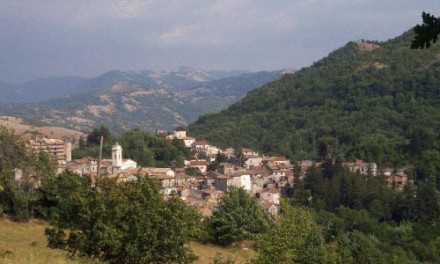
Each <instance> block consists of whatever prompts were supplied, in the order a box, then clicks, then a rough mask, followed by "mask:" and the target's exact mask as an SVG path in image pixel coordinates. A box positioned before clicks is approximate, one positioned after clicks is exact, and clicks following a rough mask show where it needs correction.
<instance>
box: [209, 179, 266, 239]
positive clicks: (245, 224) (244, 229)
mask: <svg viewBox="0 0 440 264" xmlns="http://www.w3.org/2000/svg"><path fill="white" fill-rule="evenodd" d="M208 226H209V231H210V233H211V236H212V239H213V242H214V243H217V244H221V245H230V244H231V243H233V242H239V241H243V240H246V239H253V238H254V237H255V235H256V234H259V233H263V232H265V231H266V230H267V227H268V219H267V217H266V216H265V214H264V211H263V209H262V208H261V207H260V206H259V205H258V204H257V201H256V199H255V198H254V197H252V196H251V195H250V194H249V193H247V192H246V191H245V190H243V189H241V188H240V189H237V188H232V187H231V188H230V189H229V190H228V191H227V192H226V193H225V196H224V197H223V198H222V199H221V201H220V204H219V206H218V207H217V209H215V210H214V212H213V214H212V216H211V217H210V218H209V219H208Z"/></svg>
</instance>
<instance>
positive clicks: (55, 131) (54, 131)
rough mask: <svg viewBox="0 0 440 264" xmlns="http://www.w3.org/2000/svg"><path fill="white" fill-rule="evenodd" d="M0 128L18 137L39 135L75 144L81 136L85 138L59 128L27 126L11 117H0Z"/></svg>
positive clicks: (82, 134) (81, 134) (18, 119)
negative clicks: (6, 129) (8, 130)
mask: <svg viewBox="0 0 440 264" xmlns="http://www.w3.org/2000/svg"><path fill="white" fill-rule="evenodd" d="M0 126H4V127H6V128H8V129H11V130H14V133H15V134H16V135H18V136H22V135H25V134H31V133H41V134H44V135H46V136H48V137H54V138H59V139H63V140H67V141H69V142H72V143H77V142H78V140H79V138H80V137H81V136H85V134H84V133H82V132H79V131H75V130H71V129H66V128H61V127H50V126H43V127H39V126H32V125H28V124H25V123H24V121H23V119H21V118H17V117H12V116H0Z"/></svg>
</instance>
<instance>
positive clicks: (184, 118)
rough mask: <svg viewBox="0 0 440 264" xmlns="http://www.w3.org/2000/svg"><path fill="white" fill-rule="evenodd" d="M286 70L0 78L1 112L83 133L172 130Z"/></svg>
mask: <svg viewBox="0 0 440 264" xmlns="http://www.w3.org/2000/svg"><path fill="white" fill-rule="evenodd" d="M282 74H283V71H281V70H280V71H272V72H246V71H202V70H198V69H193V68H190V67H180V68H179V69H177V70H173V71H161V72H154V71H139V72H131V71H130V72H124V71H110V72H107V73H105V74H103V75H100V76H98V77H95V78H81V77H59V78H49V79H40V80H36V81H31V82H27V83H24V84H21V85H9V84H6V83H1V82H0V93H1V94H2V96H1V97H0V115H9V116H17V117H21V118H24V119H25V120H27V121H28V122H30V123H34V124H35V123H40V124H42V125H56V126H62V127H66V128H71V129H76V130H80V131H87V130H90V129H91V128H92V127H94V126H97V125H100V124H104V125H106V126H109V127H110V128H111V129H112V130H113V131H117V132H121V131H124V130H127V129H130V128H132V127H141V128H144V129H147V130H150V131H154V130H156V129H165V130H172V129H174V128H175V127H176V126H184V125H187V124H188V123H190V122H192V121H194V120H196V119H197V118H198V117H199V116H200V115H202V114H205V113H212V112H217V111H219V110H222V109H224V108H226V107H227V106H229V105H230V104H232V103H234V102H236V101H238V100H240V99H241V98H243V97H244V96H245V95H246V93H247V92H248V91H250V90H252V89H255V88H257V87H260V86H262V85H264V84H265V83H267V82H270V81H273V80H276V79H278V78H279V77H280V76H281V75H282Z"/></svg>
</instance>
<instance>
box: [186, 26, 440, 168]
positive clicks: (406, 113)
mask: <svg viewBox="0 0 440 264" xmlns="http://www.w3.org/2000/svg"><path fill="white" fill-rule="evenodd" d="M411 39H412V33H409V32H407V33H405V34H403V35H402V36H400V37H397V38H395V39H392V40H389V41H386V42H372V41H356V42H349V43H348V44H347V45H345V46H344V47H342V48H340V49H337V50H335V51H334V52H332V53H330V54H329V55H328V56H327V57H325V58H323V59H321V60H320V61H318V62H316V63H314V64H313V65H312V66H311V67H308V68H303V69H301V70H300V71H298V72H296V73H294V74H287V75H285V76H284V77H283V78H281V79H280V80H278V81H273V82H270V83H268V84H267V85H265V86H263V87H261V88H259V89H256V90H254V91H252V92H249V93H248V95H247V96H246V97H245V98H244V99H243V100H241V101H240V102H238V103H236V104H233V105H231V106H230V107H229V108H228V109H227V110H224V111H221V112H220V113H217V114H207V115H204V116H202V117H201V118H199V119H198V120H197V121H196V122H195V123H193V124H192V125H190V126H189V131H190V134H192V135H194V136H197V137H200V138H204V139H207V140H209V141H211V142H212V143H214V144H218V145H220V146H227V145H233V146H248V147H254V148H256V149H258V150H260V151H265V152H272V153H279V154H286V155H288V156H290V157H292V158H295V159H305V158H315V157H317V156H318V155H317V145H318V142H333V144H332V145H333V146H335V143H337V144H336V147H335V148H336V151H337V153H338V154H339V155H340V156H343V158H344V159H354V158H363V159H365V160H369V161H376V162H388V161H389V162H393V163H398V164H402V163H404V162H408V161H411V160H412V159H413V158H414V157H420V155H425V154H426V155H428V154H429V155H438V156H439V157H440V153H439V152H438V150H439V149H440V140H439V127H440V45H434V46H433V47H432V48H431V49H428V50H411V49H410V48H409V47H410V42H411ZM427 153H428V154H427Z"/></svg>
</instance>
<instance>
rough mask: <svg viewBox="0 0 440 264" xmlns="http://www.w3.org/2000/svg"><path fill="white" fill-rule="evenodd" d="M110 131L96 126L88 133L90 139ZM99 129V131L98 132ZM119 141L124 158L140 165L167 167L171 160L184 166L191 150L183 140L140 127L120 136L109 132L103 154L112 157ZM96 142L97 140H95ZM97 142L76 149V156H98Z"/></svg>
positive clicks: (105, 139)
mask: <svg viewBox="0 0 440 264" xmlns="http://www.w3.org/2000/svg"><path fill="white" fill-rule="evenodd" d="M101 130H104V131H108V129H106V128H105V127H104V128H103V127H101V128H95V129H94V130H93V131H95V132H93V131H92V132H91V133H90V134H89V135H88V137H87V138H88V139H89V138H90V139H92V138H98V140H99V137H100V136H99V135H98V136H96V133H98V134H99V133H101V132H100V131H101ZM96 131H97V132H96ZM116 141H117V142H118V143H119V144H120V145H121V146H122V148H123V156H124V158H130V159H133V160H135V161H136V162H137V163H138V165H140V166H144V167H154V166H156V167H165V166H169V165H170V163H171V162H176V163H177V165H180V166H183V160H184V159H187V158H189V156H190V151H189V150H188V149H187V148H186V147H185V144H184V143H183V141H182V140H177V139H176V140H172V141H170V140H167V139H166V138H164V137H161V136H156V135H154V134H152V133H150V132H146V131H142V130H141V129H139V128H133V129H131V130H129V131H127V132H125V133H123V134H122V135H120V136H116V135H111V134H109V135H108V136H107V138H106V137H104V144H103V156H104V157H110V156H111V149H112V146H113V144H114V143H115V142H116ZM95 143H96V142H95ZM95 143H92V144H88V145H87V147H84V148H82V149H76V150H74V152H73V154H72V156H73V157H74V158H82V157H85V156H92V157H96V158H97V157H98V153H99V147H98V146H97V145H95ZM98 144H99V141H98Z"/></svg>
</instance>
